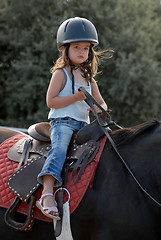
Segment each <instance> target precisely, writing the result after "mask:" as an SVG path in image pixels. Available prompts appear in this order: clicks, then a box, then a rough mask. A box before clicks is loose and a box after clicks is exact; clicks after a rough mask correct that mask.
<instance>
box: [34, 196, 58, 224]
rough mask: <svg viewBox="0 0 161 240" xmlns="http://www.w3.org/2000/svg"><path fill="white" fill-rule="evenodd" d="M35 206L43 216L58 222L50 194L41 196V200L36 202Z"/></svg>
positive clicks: (56, 211) (55, 208)
mask: <svg viewBox="0 0 161 240" xmlns="http://www.w3.org/2000/svg"><path fill="white" fill-rule="evenodd" d="M36 206H37V207H38V208H39V209H40V210H41V212H42V213H43V214H44V215H45V216H47V217H49V218H52V219H57V220H60V217H59V212H58V209H57V207H56V205H55V202H54V199H53V194H52V193H45V194H42V195H41V198H40V199H39V200H38V201H36Z"/></svg>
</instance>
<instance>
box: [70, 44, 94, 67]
mask: <svg viewBox="0 0 161 240" xmlns="http://www.w3.org/2000/svg"><path fill="white" fill-rule="evenodd" d="M89 49H90V43H89V42H75V43H71V44H70V47H69V51H68V56H69V59H70V61H71V62H72V63H73V64H75V65H79V64H81V63H83V62H85V61H86V60H87V59H88V54H89Z"/></svg>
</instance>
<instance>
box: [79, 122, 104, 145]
mask: <svg viewBox="0 0 161 240" xmlns="http://www.w3.org/2000/svg"><path fill="white" fill-rule="evenodd" d="M103 135H104V132H103V130H102V129H101V127H100V126H99V124H98V122H97V121H96V120H94V121H93V122H92V123H90V124H88V125H86V126H85V127H84V128H82V129H80V130H79V131H78V133H77V134H76V138H75V142H76V144H78V145H81V144H83V143H85V142H87V141H89V140H95V141H98V140H99V139H100V138H101V137H102V136H103Z"/></svg>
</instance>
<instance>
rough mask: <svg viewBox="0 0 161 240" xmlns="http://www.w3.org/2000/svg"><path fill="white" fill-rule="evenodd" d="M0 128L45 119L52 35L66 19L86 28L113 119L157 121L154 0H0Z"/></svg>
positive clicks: (160, 14) (157, 15) (159, 34)
mask: <svg viewBox="0 0 161 240" xmlns="http://www.w3.org/2000/svg"><path fill="white" fill-rule="evenodd" d="M0 16H1V17H0V18H1V19H0V20H1V21H0V29H1V34H0V46H1V48H0V56H1V59H0V86H1V87H0V113H1V114H0V125H6V126H15V127H28V126H29V125H30V124H33V123H35V122H39V121H47V115H48V108H47V106H46V99H45V98H46V91H47V87H48V84H49V81H50V77H51V74H50V68H51V67H52V66H53V62H55V61H56V59H57V57H58V50H57V46H56V32H57V29H58V27H59V25H60V24H61V23H62V22H63V21H64V20H65V19H67V18H70V17H75V16H80V17H85V18H88V19H89V20H90V21H92V22H93V23H94V25H95V26H96V28H97V31H98V35H99V42H100V45H99V47H98V50H101V49H114V51H115V53H114V56H113V58H112V59H109V60H108V59H102V60H101V66H100V70H101V71H102V72H103V73H102V74H99V75H98V76H97V77H96V80H97V81H98V85H99V87H100V90H101V93H102V95H103V97H104V99H105V100H106V102H107V104H108V105H109V107H110V108H112V110H113V113H112V116H113V119H114V120H115V121H116V122H118V123H119V124H121V125H124V126H127V125H134V124H137V123H140V122H142V121H145V120H148V119H149V118H152V117H157V118H160V115H161V113H160V109H161V103H160V97H161V79H160V76H161V42H160V39H161V31H160V26H161V5H160V3H159V1H157V0H154V1H151V0H146V1H145V0H129V1H127V0H119V1H113V0H106V1H105V0H93V1H92V4H91V1H88V0H82V1H81V2H80V1H77V0H63V1H62V0H44V1H41V0H28V1H22V0H14V1H11V0H1V2H0Z"/></svg>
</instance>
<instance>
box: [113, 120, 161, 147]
mask: <svg viewBox="0 0 161 240" xmlns="http://www.w3.org/2000/svg"><path fill="white" fill-rule="evenodd" d="M158 124H159V121H158V120H156V119H152V120H150V121H147V122H144V123H141V124H139V125H136V126H133V127H130V128H122V129H119V130H116V131H113V132H112V133H111V137H112V139H113V141H114V142H115V144H116V145H117V146H120V145H122V144H125V143H127V142H128V143H129V142H131V141H132V140H134V139H135V138H136V137H138V136H140V135H142V134H144V133H145V132H147V131H148V130H150V129H152V128H154V127H156V126H157V125H158Z"/></svg>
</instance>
